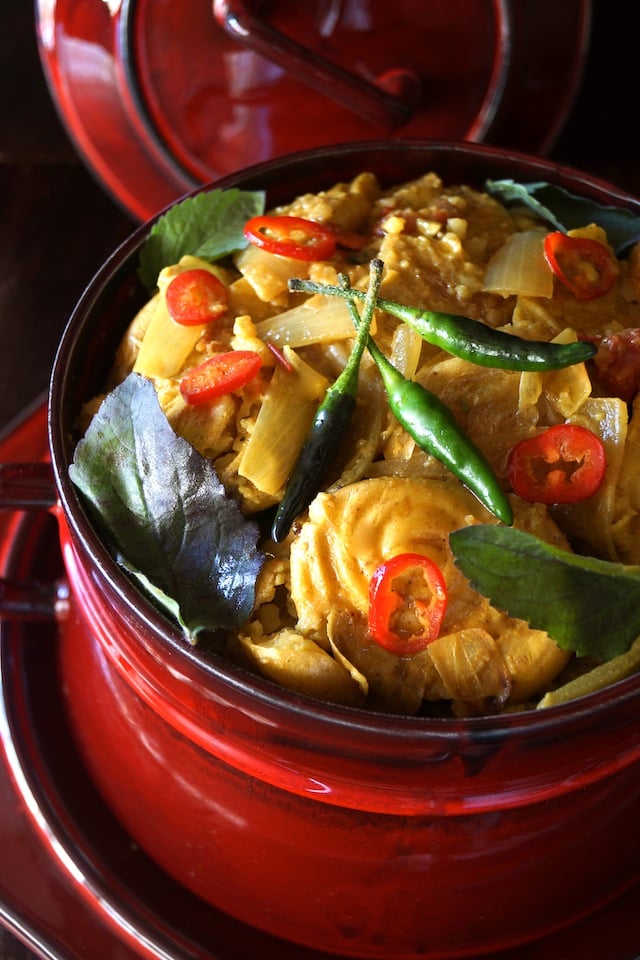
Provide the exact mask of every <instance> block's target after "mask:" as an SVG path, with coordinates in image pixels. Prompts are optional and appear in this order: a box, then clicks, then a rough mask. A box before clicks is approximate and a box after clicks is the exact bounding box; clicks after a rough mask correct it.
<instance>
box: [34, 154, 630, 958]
mask: <svg viewBox="0 0 640 960" xmlns="http://www.w3.org/2000/svg"><path fill="white" fill-rule="evenodd" d="M363 169H369V170H373V171H375V172H376V173H377V174H378V175H379V176H380V178H381V180H382V181H384V182H387V183H393V182H399V181H402V180H405V179H408V178H411V177H413V176H415V175H418V174H419V173H422V172H425V171H427V170H429V169H434V170H436V171H437V172H439V173H440V174H441V175H442V176H443V177H444V178H445V179H446V180H447V181H449V182H466V183H471V184H475V185H481V184H482V182H483V181H484V179H485V178H486V177H493V178H498V177H513V178H516V179H520V180H525V181H538V180H548V181H553V182H554V183H557V184H559V185H561V186H564V187H566V188H568V189H571V190H573V191H574V192H580V193H582V194H584V195H587V196H589V197H591V198H593V199H595V200H598V201H601V202H605V203H612V202H613V203H616V204H618V205H622V206H625V207H628V208H630V209H632V210H634V211H635V212H637V213H640V202H639V201H637V200H635V199H633V198H631V197H629V196H625V195H622V194H621V193H619V192H617V191H616V190H615V189H614V188H612V187H610V186H608V185H607V184H604V183H601V182H598V181H595V180H593V179H591V178H589V177H586V176H583V175H581V174H579V173H577V172H575V171H571V170H567V169H563V168H559V167H557V166H554V165H552V164H549V163H547V162H544V161H540V160H534V159H529V158H526V157H523V156H520V155H514V154H508V153H505V152H502V151H497V150H493V149H490V148H485V147H478V146H473V145H469V144H461V145H448V144H439V143H429V144H418V143H410V144H402V145H400V144H397V143H396V144H376V143H369V144H366V143H365V144H350V145H343V146H340V147H336V148H332V149H326V150H322V151H319V152H312V153H303V154H298V155H293V156H288V157H285V158H282V159H279V160H277V161H274V162H269V163H267V164H265V165H261V166H257V167H254V168H251V169H249V170H248V171H244V172H243V173H240V174H237V175H233V176H231V177H229V178H227V179H226V180H224V181H222V182H221V184H220V185H222V186H232V185H233V186H242V187H243V188H265V189H266V190H267V191H268V201H269V203H270V204H271V203H277V202H282V201H284V200H286V199H288V198H290V197H292V196H293V195H295V194H297V193H299V192H302V191H307V190H315V189H318V188H320V187H322V186H328V185H329V183H328V180H330V181H331V182H334V181H336V180H338V179H345V178H348V177H351V176H353V175H355V174H356V173H357V172H359V171H361V170H363ZM328 171H329V173H328ZM147 229H148V226H145V227H143V228H141V229H139V230H138V232H137V233H135V234H134V236H133V237H132V238H131V239H130V240H129V241H128V242H126V243H125V244H124V245H123V246H122V247H121V248H120V249H119V250H118V251H117V252H116V253H115V254H114V255H113V257H112V258H111V259H110V260H109V261H108V262H107V263H106V264H105V265H104V267H103V268H102V270H101V271H100V272H99V274H98V275H97V276H96V278H95V279H94V280H93V281H92V283H91V284H90V285H89V287H88V289H87V290H86V292H85V294H84V296H83V297H82V299H81V301H80V303H79V304H78V306H77V309H76V310H75V312H74V314H73V316H72V318H71V321H70V323H69V325H68V328H67V330H66V332H65V334H64V337H63V339H62V343H61V346H60V349H59V352H58V356H57V359H56V362H55V368H54V372H53V378H52V385H51V392H50V417H49V419H50V446H51V454H52V461H53V470H54V476H55V483H56V487H57V494H58V497H59V506H58V508H57V509H58V512H59V515H60V531H61V540H62V545H63V553H64V559H65V564H66V568H67V572H68V578H69V581H70V584H71V589H72V596H73V599H72V610H71V615H70V616H69V617H68V618H67V619H66V621H65V622H64V624H63V625H62V626H61V630H62V641H61V662H60V671H61V674H62V686H63V688H64V690H65V691H66V704H67V709H68V713H69V718H70V722H71V725H72V728H73V730H74V734H75V736H76V738H77V741H78V744H79V747H80V750H81V752H82V755H83V757H84V760H85V762H86V765H87V767H88V769H89V770H90V772H91V774H92V776H93V778H94V779H95V782H96V783H97V785H98V787H99V789H100V791H101V792H102V794H103V795H104V797H105V798H106V800H107V803H108V804H109V806H110V807H111V808H112V810H113V811H114V812H115V814H116V816H117V817H118V818H119V819H120V821H121V822H122V823H123V824H124V826H125V828H126V829H127V830H128V831H129V832H130V834H131V836H132V837H133V839H134V840H135V841H136V842H137V843H138V844H140V845H141V846H142V847H143V848H144V849H145V850H146V851H147V852H148V853H149V854H150V855H151V856H152V857H153V858H154V859H155V860H156V861H157V862H159V863H160V864H161V865H162V866H163V867H164V868H165V869H166V870H167V871H168V872H169V873H171V874H172V875H173V876H174V877H176V878H177V880H178V881H179V882H180V883H181V884H182V885H184V886H185V887H187V888H188V889H189V890H191V891H193V892H195V893H196V894H198V895H199V896H200V897H202V898H204V900H206V901H208V902H210V903H211V904H214V905H215V906H217V907H220V908H222V909H223V910H224V911H226V912H228V913H229V914H232V915H234V916H236V917H238V918H240V919H241V920H242V921H244V922H246V923H249V924H253V925H255V926H257V927H259V928H261V929H264V930H267V931H270V932H271V933H275V934H277V935H279V936H281V937H284V938H286V939H288V940H292V941H294V942H297V943H299V944H304V945H309V946H312V947H314V948H316V949H317V950H324V951H328V952H331V953H337V954H339V955H341V956H353V957H367V958H374V957H384V958H385V960H390V958H398V960H399V958H402V960H409V958H418V957H420V958H431V960H433V958H444V957H449V958H452V957H462V956H474V955H480V954H487V953H489V954H491V955H494V954H496V953H497V952H498V951H499V950H500V949H502V948H507V947H508V946H512V945H516V944H519V943H526V942H528V941H531V940H534V939H535V938H538V937H541V936H543V935H544V934H545V933H548V932H550V931H553V930H555V929H557V928H559V927H562V926H564V925H569V924H572V923H575V922H577V921H578V920H579V918H581V917H583V916H585V915H587V914H589V913H590V912H592V911H595V910H597V909H598V908H599V907H600V906H601V905H602V904H604V903H605V902H606V901H608V900H609V899H610V898H613V897H615V896H616V895H618V894H619V893H620V892H621V891H622V890H623V889H625V888H627V887H628V886H629V885H630V884H631V883H633V882H634V881H635V880H636V879H637V873H638V863H640V832H639V831H638V829H637V822H638V813H639V809H640V678H638V677H636V678H635V679H629V680H626V681H624V682H621V683H619V684H617V685H615V686H613V687H611V688H609V689H608V690H605V691H603V692H600V693H597V694H594V695H591V696H588V697H585V698H583V699H581V700H578V701H575V702H574V703H572V704H569V705H565V706H561V707H556V708H552V709H549V710H546V711H544V712H525V713H522V714H512V715H507V716H502V717H493V718H474V719H471V720H438V721H434V720H427V719H423V718H411V719H407V718H396V717H392V716H379V715H374V714H370V713H366V712H364V711H358V710H353V709H347V708H340V707H335V706H329V705H326V704H323V703H319V702H315V701H312V700H309V699H305V698H304V697H301V696H297V695H294V694H292V693H289V692H287V691H284V690H282V689H280V688H277V687H275V686H273V685H272V684H270V683H269V682H267V681H262V680H260V679H256V678H255V677H253V676H250V675H248V674H247V673H245V672H243V670H242V669H240V668H238V667H235V666H232V665H230V664H229V663H227V662H226V661H224V660H221V659H218V658H217V657H216V656H213V655H210V656H205V655H203V654H200V653H199V652H198V651H197V650H194V649H191V648H189V647H188V646H185V644H184V642H183V640H182V639H181V637H180V634H179V632H178V631H177V630H176V629H174V627H173V626H172V625H171V623H169V622H168V621H167V620H166V619H165V618H164V616H163V615H162V614H161V613H159V612H158V611H157V610H156V609H155V608H154V607H153V606H152V605H151V603H149V602H148V601H147V600H145V599H144V598H143V597H142V596H141V595H140V594H139V593H138V592H137V590H136V589H135V587H134V586H133V585H132V584H131V583H130V582H129V581H128V580H127V578H126V577H125V576H124V575H123V573H122V571H121V570H120V569H119V568H118V566H117V565H116V563H115V562H114V560H113V558H112V557H111V556H110V554H109V552H108V550H107V549H106V547H105V545H104V544H103V542H102V541H101V539H100V536H99V534H98V532H97V531H96V530H95V529H94V528H93V526H92V525H91V523H90V522H89V520H88V519H87V516H86V514H85V512H84V510H83V507H82V505H81V503H80V502H79V500H78V498H77V496H76V492H75V489H74V487H73V486H72V484H71V483H70V481H69V478H68V464H69V460H70V457H71V455H72V449H73V442H72V435H73V423H74V419H75V416H76V414H77V411H78V408H79V406H80V404H81V403H82V401H84V400H85V399H86V398H88V397H90V396H92V395H93V394H94V393H96V392H97V391H98V390H99V389H100V386H101V384H102V382H103V378H104V376H105V374H106V371H107V368H108V366H109V363H110V358H111V356H112V353H113V351H114V348H115V346H116V344H117V343H118V341H119V339H120V337H121V335H122V333H123V330H124V328H125V325H126V324H127V322H128V320H129V319H130V317H131V316H132V314H133V312H134V310H135V309H136V307H137V306H138V305H139V303H140V302H141V300H142V299H143V297H144V293H143V291H142V290H141V288H140V287H139V283H138V280H137V278H136V256H137V252H138V248H139V246H140V244H141V242H142V240H143V238H144V236H145V234H146V232H147Z"/></svg>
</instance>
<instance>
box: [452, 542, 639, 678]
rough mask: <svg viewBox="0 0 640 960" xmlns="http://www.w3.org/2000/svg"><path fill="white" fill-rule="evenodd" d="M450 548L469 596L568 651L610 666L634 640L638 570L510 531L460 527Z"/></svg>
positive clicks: (636, 616)
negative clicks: (470, 590) (475, 593)
mask: <svg viewBox="0 0 640 960" xmlns="http://www.w3.org/2000/svg"><path fill="white" fill-rule="evenodd" d="M450 543H451V549H452V551H453V555H454V558H455V561H456V564H457V566H458V567H459V568H460V570H462V572H463V573H464V575H465V576H466V577H467V578H468V580H469V581H470V583H471V585H472V587H474V589H476V590H477V591H478V592H479V593H481V594H483V596H485V597H487V598H488V599H489V600H490V601H491V603H492V604H493V605H494V606H496V607H498V608H499V609H501V610H504V611H505V612H506V613H508V614H509V616H512V617H517V618H519V619H521V620H526V621H527V622H528V623H529V624H530V625H531V626H532V627H534V628H536V629H539V630H546V631H547V633H548V634H549V635H550V636H551V637H553V639H554V640H555V641H556V643H557V644H558V646H560V647H563V648H564V649H566V650H573V651H575V653H577V654H580V655H583V654H592V655H595V656H597V657H600V658H601V659H603V660H610V659H611V658H612V657H615V656H617V655H618V654H620V653H623V652H624V651H626V650H628V649H629V647H630V646H631V644H632V643H633V641H634V640H635V638H636V637H637V636H639V635H640V567H637V566H626V565H624V564H621V563H612V562H610V561H607V560H598V559H595V558H593V557H583V556H578V555H576V554H572V553H568V552H566V551H565V550H560V549H559V548H558V547H553V546H550V545H549V544H547V543H544V542H543V541H541V540H539V539H538V538H537V537H535V536H533V535H531V534H528V533H523V532H522V531H521V530H514V529H513V528H510V527H501V526H489V525H483V524H479V525H477V526H471V527H464V528H463V529H460V530H456V531H455V532H454V533H452V534H451V535H450Z"/></svg>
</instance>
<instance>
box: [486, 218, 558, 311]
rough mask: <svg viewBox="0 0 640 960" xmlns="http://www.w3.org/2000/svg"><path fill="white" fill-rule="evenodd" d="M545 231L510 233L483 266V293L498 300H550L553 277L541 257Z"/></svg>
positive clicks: (542, 255) (542, 256)
mask: <svg viewBox="0 0 640 960" xmlns="http://www.w3.org/2000/svg"><path fill="white" fill-rule="evenodd" d="M546 233H547V231H546V230H524V231H522V233H514V234H513V235H512V236H511V237H509V239H508V240H507V241H506V243H504V244H503V245H502V246H501V247H500V249H499V250H498V251H497V252H496V253H495V254H494V255H493V257H492V258H491V260H490V261H489V263H488V264H487V270H486V273H485V277H484V289H485V290H486V291H487V293H498V294H500V296H502V297H509V296H511V295H513V294H515V295H517V296H524V297H547V298H548V297H552V296H553V274H552V273H551V270H550V269H549V266H548V264H547V262H546V260H545V257H544V250H543V242H544V238H545V236H546Z"/></svg>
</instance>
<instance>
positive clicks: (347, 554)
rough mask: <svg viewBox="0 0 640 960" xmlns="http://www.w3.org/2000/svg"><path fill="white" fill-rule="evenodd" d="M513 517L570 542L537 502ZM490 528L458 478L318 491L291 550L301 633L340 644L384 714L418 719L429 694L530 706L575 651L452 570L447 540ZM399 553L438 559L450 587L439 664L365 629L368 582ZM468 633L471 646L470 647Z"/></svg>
mask: <svg viewBox="0 0 640 960" xmlns="http://www.w3.org/2000/svg"><path fill="white" fill-rule="evenodd" d="M529 514H531V517H530V518H529V517H528V515H529ZM516 516H517V520H516V523H517V524H518V525H519V526H521V527H524V528H529V529H535V530H536V532H537V534H538V535H539V536H542V537H544V538H545V539H548V540H551V541H553V542H554V543H560V544H562V543H563V540H562V537H561V536H560V534H559V533H558V530H557V528H556V527H555V525H554V524H553V522H552V521H551V520H550V519H549V518H548V517H547V515H546V513H544V516H543V515H542V514H541V511H540V509H539V508H538V507H535V506H534V507H531V508H529V507H528V505H523V504H520V503H518V504H517V510H516ZM494 522H495V520H494V518H493V517H492V516H491V515H490V514H489V513H488V512H487V511H486V510H485V509H484V508H483V507H482V506H481V505H480V504H479V503H478V501H477V500H476V498H475V497H474V496H473V495H472V494H471V493H469V491H467V490H466V489H465V488H464V487H463V486H462V485H461V484H460V483H458V481H457V480H455V479H454V478H451V479H447V480H436V479H426V478H406V477H391V478H389V477H387V478H376V479H371V480H363V481H361V482H359V483H355V484H352V485H350V486H348V487H344V488H342V489H341V490H339V491H337V492H335V493H332V494H327V493H323V494H320V495H319V496H318V497H317V498H316V499H315V500H314V502H313V503H312V504H311V507H310V510H309V519H308V521H307V522H306V523H305V524H304V525H303V526H302V529H301V531H300V533H299V535H298V536H297V537H296V538H295V539H294V541H293V542H292V545H291V599H292V601H293V603H294V606H295V609H296V612H297V616H298V623H297V630H298V631H300V632H301V633H303V634H305V635H307V636H309V637H312V638H313V639H315V640H317V642H319V643H321V644H328V645H331V644H333V645H334V646H336V647H337V648H338V649H339V650H340V651H341V652H342V653H343V655H344V656H345V657H347V659H348V660H349V662H351V663H352V664H353V665H354V666H355V667H356V668H357V670H358V671H360V672H361V673H362V674H363V675H364V676H365V677H366V678H367V681H368V683H369V687H370V695H371V699H372V700H373V701H378V702H379V704H380V705H381V706H383V707H386V708H387V709H393V710H401V711H402V712H415V710H416V709H418V707H419V705H420V702H421V701H422V699H427V700H438V699H451V700H456V699H464V700H471V701H473V702H478V703H479V702H480V701H494V702H495V703H496V704H499V705H500V706H503V705H504V704H505V703H506V702H521V701H523V700H525V699H526V698H528V697H530V696H531V695H532V694H533V693H535V691H537V690H540V689H543V688H544V687H545V686H546V685H548V683H549V682H550V681H551V680H552V679H553V677H554V676H555V675H556V674H557V673H558V672H559V671H560V670H561V669H562V667H563V666H564V665H565V663H566V662H567V659H568V656H569V655H568V654H567V653H566V652H565V651H562V650H560V649H559V648H558V646H557V645H556V644H555V642H554V641H553V640H551V639H550V638H549V637H548V635H547V634H546V633H544V632H543V631H540V630H532V629H530V628H529V627H528V626H527V625H526V624H524V623H522V621H518V620H514V619H513V618H510V617H507V616H506V615H504V614H503V613H501V612H499V611H498V610H495V609H494V608H493V607H491V605H490V604H489V602H488V601H487V600H486V599H485V598H484V597H481V596H480V595H479V594H477V593H476V592H475V591H474V590H472V588H471V587H470V585H469V584H468V582H467V581H466V580H465V578H464V577H463V575H462V574H461V573H460V571H459V570H458V568H457V567H456V565H455V563H454V560H453V556H452V554H451V551H450V549H449V533H450V532H451V531H453V530H456V529H458V528H460V527H464V526H467V525H469V524H474V523H494ZM400 553H419V554H423V555H425V556H428V557H430V558H431V559H432V560H434V561H435V563H437V565H438V566H439V567H440V569H441V571H442V573H443V576H444V579H445V581H446V583H447V588H448V591H449V603H448V607H447V611H446V614H445V618H444V622H443V625H442V629H441V639H439V640H437V641H435V643H436V644H439V646H437V647H436V648H435V650H434V657H432V656H431V653H430V647H427V648H426V650H424V651H423V652H421V653H419V654H416V655H415V656H414V657H411V658H401V657H398V656H396V655H394V654H390V653H388V652H387V651H386V650H382V649H381V648H380V647H379V646H378V645H377V644H376V643H375V642H374V641H373V639H372V637H371V636H370V634H369V631H368V628H367V616H368V605H369V581H370V579H371V576H372V575H373V573H374V571H375V570H376V568H377V567H378V566H379V564H380V563H382V562H383V561H384V560H388V559H390V558H391V557H393V556H395V555H397V554H400ZM335 611H339V614H336V613H335ZM466 638H468V639H470V640H471V641H473V644H466V645H465V643H466ZM484 705H485V706H486V704H484Z"/></svg>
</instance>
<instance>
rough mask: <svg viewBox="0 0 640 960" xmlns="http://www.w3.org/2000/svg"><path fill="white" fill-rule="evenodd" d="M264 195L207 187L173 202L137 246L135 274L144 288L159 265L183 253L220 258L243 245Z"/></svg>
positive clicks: (174, 260) (152, 285)
mask: <svg viewBox="0 0 640 960" xmlns="http://www.w3.org/2000/svg"><path fill="white" fill-rule="evenodd" d="M264 205H265V195H264V193H263V192H262V191H259V190H256V191H251V190H238V189H236V188H232V189H230V190H219V189H215V190H209V191H206V192H204V193H198V194H196V195H195V196H193V197H186V198H185V199H184V200H181V201H180V202H179V203H176V204H174V206H172V207H170V208H169V210H167V212H166V213H165V214H163V216H161V217H160V218H159V219H158V220H157V221H156V222H155V223H154V225H153V226H152V228H151V230H150V231H149V235H148V237H147V239H146V240H145V242H144V244H143V246H142V248H141V250H140V262H139V268H138V275H139V276H140V279H141V280H142V282H143V283H144V285H145V286H146V287H147V289H148V290H153V289H154V288H155V286H156V281H157V279H158V274H159V273H160V271H161V270H162V268H163V267H167V266H169V265H170V264H173V263H177V262H178V260H179V259H180V257H182V256H184V254H191V256H194V257H201V258H202V259H203V260H211V261H213V260H220V259H221V258H222V257H226V256H228V255H229V254H230V253H235V252H236V251H238V250H243V249H244V248H245V247H246V246H247V241H246V240H245V237H244V234H243V228H244V225H245V223H246V222H247V220H250V219H251V217H255V216H258V215H260V214H262V213H263V212H264Z"/></svg>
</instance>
